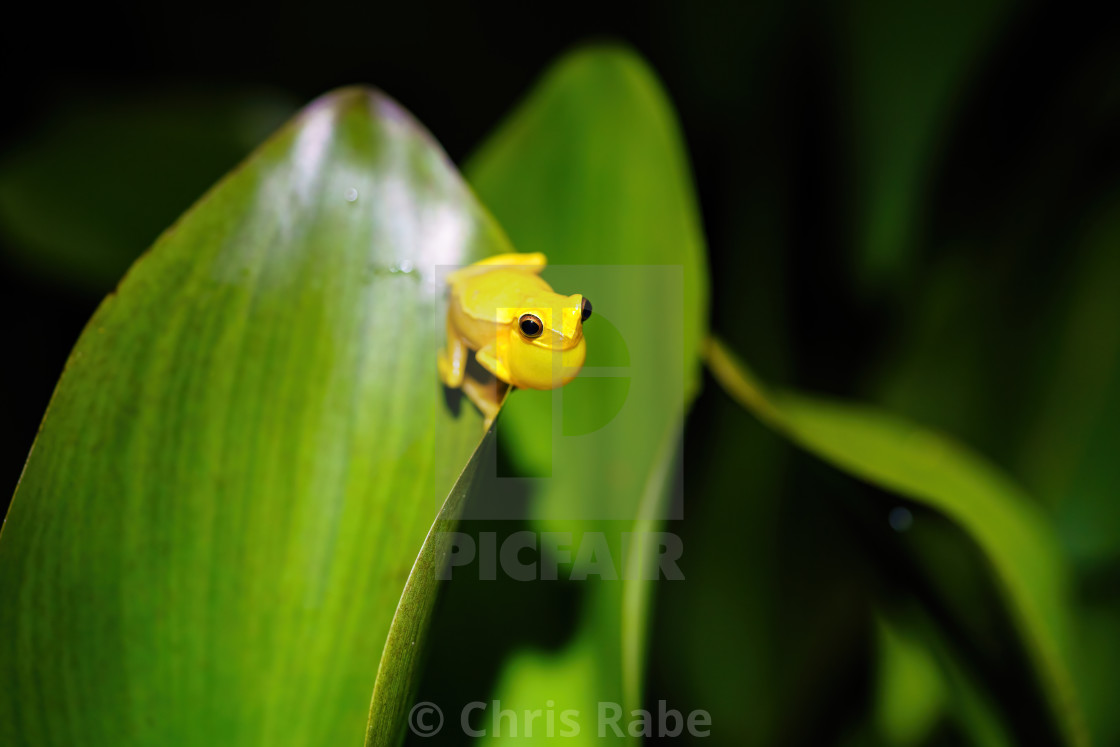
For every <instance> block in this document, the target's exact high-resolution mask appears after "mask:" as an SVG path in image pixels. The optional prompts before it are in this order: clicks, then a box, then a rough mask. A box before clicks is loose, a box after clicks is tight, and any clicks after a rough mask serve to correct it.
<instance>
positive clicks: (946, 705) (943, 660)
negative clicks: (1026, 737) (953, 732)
mask: <svg viewBox="0 0 1120 747" xmlns="http://www.w3.org/2000/svg"><path fill="white" fill-rule="evenodd" d="M877 633H878V635H877V638H878V646H879V666H878V686H877V687H878V695H877V697H876V699H875V701H876V714H875V719H876V724H877V731H878V734H879V736H880V738H881V739H882V741H883V743H884V744H891V745H899V746H900V747H901V746H902V745H911V744H929V743H930V741H931V740H930V737H931V732H933V731H934V730H935V729H936V727H937V725H938V722H939V721H940V720H941V719H942V718H945V717H949V718H952V720H953V721H954V726H956V727H957V729H959V730H960V731H961V732H962V733H963V734H967V735H968V738H969V741H968V743H969V744H975V745H980V746H981V747H1007V746H1008V745H1011V744H1012V741H1011V739H1010V737H1009V736H1008V734H1007V732H1006V729H1005V728H1004V726H1003V724H1002V723H1001V722H1000V720H999V717H998V713H997V711H996V710H995V707H994V704H993V703H992V702H991V700H990V698H989V697H988V696H987V694H986V693H985V692H984V690H983V688H981V687H979V686H978V685H977V683H976V682H975V681H974V680H973V679H972V677H970V676H969V673H967V672H966V671H964V669H963V668H962V667H961V665H960V663H959V661H958V660H957V657H955V656H954V655H953V653H952V652H951V651H950V649H949V647H948V646H947V645H946V644H945V642H944V641H943V640H941V636H940V635H939V634H938V633H937V632H935V629H934V626H933V625H932V624H931V623H930V622H929V621H928V620H926V619H924V616H922V615H918V614H892V615H881V616H880V617H879V618H878V626H877Z"/></svg>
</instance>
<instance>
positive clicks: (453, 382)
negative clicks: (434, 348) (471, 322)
mask: <svg viewBox="0 0 1120 747" xmlns="http://www.w3.org/2000/svg"><path fill="white" fill-rule="evenodd" d="M438 366H439V378H440V380H441V381H443V383H444V384H446V385H447V386H449V387H451V388H452V389H458V388H460V387H461V386H463V377H464V376H465V375H466V371H467V344H466V343H465V342H463V338H462V337H460V336H459V333H458V332H456V331H455V328H454V327H452V326H451V322H450V320H448V324H447V348H446V349H445V350H441V351H439V358H438Z"/></svg>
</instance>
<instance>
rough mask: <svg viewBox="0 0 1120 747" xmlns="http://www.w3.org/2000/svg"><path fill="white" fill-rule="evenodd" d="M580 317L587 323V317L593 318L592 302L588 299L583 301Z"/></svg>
mask: <svg viewBox="0 0 1120 747" xmlns="http://www.w3.org/2000/svg"><path fill="white" fill-rule="evenodd" d="M579 315H580V318H581V319H583V321H585V322H586V321H587V317H589V316H591V302H590V301H588V300H587V299H586V298H585V299H583V305H582V306H581V307H580V311H579Z"/></svg>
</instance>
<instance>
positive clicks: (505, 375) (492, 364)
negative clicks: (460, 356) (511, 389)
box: [474, 342, 510, 382]
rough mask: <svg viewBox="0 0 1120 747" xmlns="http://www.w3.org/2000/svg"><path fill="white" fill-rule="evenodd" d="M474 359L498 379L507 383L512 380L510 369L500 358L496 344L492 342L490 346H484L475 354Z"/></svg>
mask: <svg viewBox="0 0 1120 747" xmlns="http://www.w3.org/2000/svg"><path fill="white" fill-rule="evenodd" d="M474 358H475V360H477V361H478V364H479V365H480V366H482V367H483V368H485V369H486V370H487V371H489V372H490V373H492V374H494V376H496V377H497V378H499V379H501V380H502V381H505V382H508V381H509V380H510V372H509V367H508V366H506V364H505V363H504V362H502V359H501V358H500V357H499V356H498V347H497V344H496V343H493V342H492V343H489V344H488V345H483V346H482V347H481V348H479V349H478V350H477V351H476V352H475V354H474Z"/></svg>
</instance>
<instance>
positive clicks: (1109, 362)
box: [1019, 201, 1120, 566]
mask: <svg viewBox="0 0 1120 747" xmlns="http://www.w3.org/2000/svg"><path fill="white" fill-rule="evenodd" d="M1118 242H1120V203H1117V202H1116V201H1113V202H1111V203H1110V204H1108V205H1107V206H1106V208H1105V209H1103V210H1101V211H1099V213H1098V214H1097V215H1096V216H1094V218H1093V219H1092V220H1091V221H1090V223H1089V230H1088V231H1086V232H1085V235H1084V236H1083V237H1080V238H1079V239H1078V240H1076V241H1075V242H1073V243H1075V248H1074V250H1073V251H1072V252H1071V254H1072V255H1073V256H1074V257H1076V260H1075V261H1074V262H1073V267H1072V268H1071V272H1070V273H1069V277H1068V279H1066V280H1065V281H1064V282H1062V283H1060V284H1059V285H1058V289H1057V292H1056V293H1055V295H1056V296H1058V299H1059V301H1058V303H1056V304H1055V307H1056V309H1057V312H1056V313H1055V315H1054V316H1055V333H1054V334H1053V335H1049V336H1048V337H1050V340H1048V341H1047V344H1046V345H1045V346H1043V348H1042V350H1041V355H1040V356H1039V358H1040V361H1039V366H1038V369H1039V372H1038V375H1037V378H1038V381H1039V383H1040V387H1039V391H1038V393H1037V395H1036V396H1035V397H1034V398H1033V402H1034V403H1037V416H1036V417H1034V418H1033V419H1032V420H1033V422H1032V424H1031V428H1030V430H1029V432H1028V434H1027V438H1025V439H1023V441H1024V446H1023V448H1022V451H1021V454H1020V457H1019V461H1020V464H1021V468H1022V471H1023V474H1024V475H1025V476H1026V478H1027V479H1028V480H1030V483H1031V484H1032V485H1033V486H1035V489H1036V490H1037V491H1038V493H1039V494H1040V495H1041V496H1043V497H1044V498H1046V499H1047V500H1048V501H1049V502H1050V503H1052V504H1053V505H1055V506H1056V507H1057V511H1058V517H1059V522H1060V523H1059V528H1060V529H1061V530H1062V539H1063V544H1064V546H1065V547H1066V549H1067V550H1068V551H1069V552H1070V554H1071V555H1072V556H1073V558H1074V559H1075V561H1078V562H1080V564H1082V565H1085V566H1091V565H1092V564H1094V563H1096V564H1100V563H1107V562H1110V561H1113V562H1114V561H1116V560H1120V505H1118V504H1117V501H1116V486H1117V484H1120V461H1118V460H1117V459H1116V444H1117V443H1118V441H1120V294H1117V292H1116V288H1117V287H1118V286H1120V252H1117V251H1116V247H1117V245H1118Z"/></svg>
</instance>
